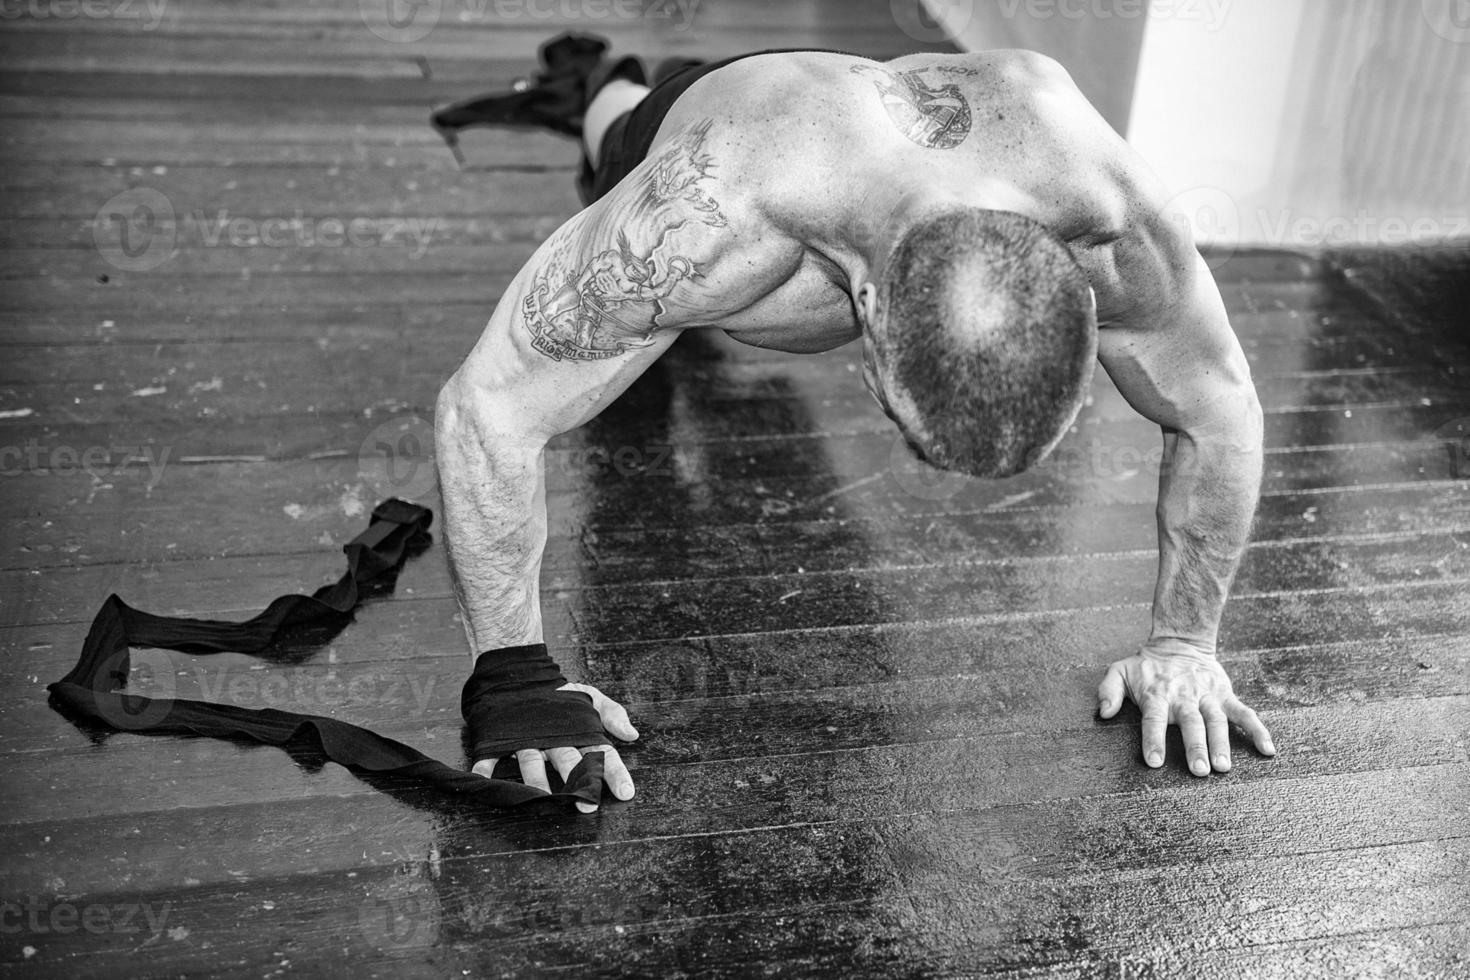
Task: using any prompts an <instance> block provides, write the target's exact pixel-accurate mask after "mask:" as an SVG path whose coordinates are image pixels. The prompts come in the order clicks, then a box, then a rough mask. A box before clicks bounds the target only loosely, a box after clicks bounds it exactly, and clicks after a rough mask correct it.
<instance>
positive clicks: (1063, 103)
mask: <svg viewBox="0 0 1470 980" xmlns="http://www.w3.org/2000/svg"><path fill="white" fill-rule="evenodd" d="M705 123H708V124H709V125H708V127H707V128H706V129H705V133H706V136H705V139H704V143H703V147H702V150H703V152H704V153H706V154H707V156H708V159H709V160H710V162H711V166H710V167H709V169H708V171H707V172H708V173H709V175H710V176H711V177H713V180H712V181H710V182H709V183H708V184H707V187H708V190H709V193H710V194H711V195H712V196H713V197H716V198H718V199H719V200H720V201H721V203H722V205H723V206H724V207H725V208H726V210H727V211H728V212H730V213H731V214H738V215H740V216H741V219H740V220H732V222H731V223H730V225H729V226H728V228H725V229H721V230H720V231H719V232H718V234H722V235H724V236H726V237H729V238H731V239H732V240H735V239H743V240H744V241H745V243H746V244H747V245H749V244H750V243H752V242H755V243H757V244H756V247H753V248H752V247H746V248H740V249H738V254H739V259H738V262H739V263H740V264H741V265H742V266H743V267H745V268H753V267H761V268H762V269H763V271H764V275H762V276H760V278H762V279H764V280H766V281H768V282H769V285H770V289H769V290H768V292H767V293H766V295H763V296H761V297H759V298H758V299H756V300H754V301H753V302H750V303H749V304H748V305H747V304H743V305H742V309H741V310H740V312H739V313H738V314H736V315H731V316H726V317H724V318H722V320H721V321H720V322H717V323H712V324H710V325H714V326H719V327H722V328H723V329H726V330H728V331H729V332H730V333H731V334H732V336H735V337H737V339H742V340H746V341H747V342H751V343H757V344H762V345H769V346H777V347H780V348H782V349H786V350H793V351H800V352H807V351H813V350H822V349H827V348H830V347H832V346H835V345H836V344H839V343H843V342H846V341H848V340H851V339H853V338H854V337H856V336H857V330H858V327H857V324H856V323H855V321H854V318H853V311H852V301H851V297H852V288H853V273H854V272H855V271H856V270H854V269H853V267H852V265H853V263H852V256H853V254H854V253H856V252H862V251H866V250H867V248H868V246H869V245H870V243H871V242H873V241H874V240H875V239H878V238H881V237H883V236H884V235H885V234H886V232H887V231H888V230H889V229H887V228H886V227H885V226H886V225H888V224H890V223H891V217H892V215H894V214H895V212H897V211H900V210H903V209H906V207H907V205H908V204H910V203H911V202H912V199H913V198H914V197H915V196H922V197H923V198H924V199H925V200H926V201H928V202H932V203H933V205H934V206H942V205H944V204H946V203H953V204H958V205H970V206H974V205H976V204H977V203H980V202H983V203H984V206H986V207H992V208H997V209H1003V210H1011V211H1016V212H1018V213H1021V214H1025V215H1027V216H1028V217H1031V218H1034V219H1036V220H1038V221H1041V222H1042V223H1043V224H1046V225H1048V226H1049V227H1051V228H1052V229H1053V231H1054V232H1055V233H1056V234H1057V235H1058V237H1060V238H1062V239H1063V240H1064V241H1067V242H1068V244H1069V245H1070V246H1072V247H1073V249H1074V251H1075V252H1076V253H1077V257H1078V260H1079V261H1081V262H1082V263H1083V265H1084V267H1089V266H1100V268H1098V269H1097V270H1096V273H1097V274H1096V275H1095V277H1094V278H1095V279H1097V280H1099V285H1100V286H1103V287H1105V286H1106V284H1107V282H1108V280H1109V276H1108V275H1107V271H1106V268H1105V267H1107V266H1109V265H1110V264H1111V263H1110V261H1109V260H1108V257H1107V256H1101V257H1094V256H1090V255H1089V252H1091V251H1093V250H1095V249H1097V248H1098V247H1105V246H1107V245H1108V244H1109V243H1111V242H1113V241H1115V240H1117V239H1118V238H1120V236H1122V235H1123V234H1124V233H1125V232H1127V231H1128V229H1129V227H1130V225H1132V224H1135V223H1136V222H1137V220H1138V215H1139V214H1140V213H1141V214H1144V215H1147V216H1148V217H1149V218H1152V217H1153V216H1154V215H1155V214H1156V210H1157V209H1156V204H1155V203H1154V202H1156V201H1157V197H1158V195H1157V193H1156V192H1155V193H1149V192H1146V191H1143V190H1141V189H1140V188H1141V186H1144V185H1147V184H1148V183H1149V181H1150V178H1149V176H1148V174H1147V171H1146V170H1145V169H1144V168H1143V167H1142V166H1141V165H1140V164H1139V163H1138V162H1137V161H1136V159H1135V158H1132V157H1131V154H1130V153H1129V151H1128V149H1127V147H1126V146H1125V145H1124V144H1123V142H1122V140H1121V139H1119V138H1118V137H1117V135H1116V134H1115V133H1114V132H1113V131H1112V129H1110V128H1109V127H1108V126H1107V124H1106V123H1105V122H1104V121H1103V120H1102V119H1101V118H1100V117H1099V116H1098V115H1097V114H1096V112H1095V111H1094V110H1093V109H1092V107H1091V106H1090V105H1088V103H1087V102H1086V100H1085V99H1084V98H1083V97H1082V96H1081V94H1080V93H1079V92H1078V91H1077V90H1076V88H1075V87H1074V86H1073V85H1072V83H1071V80H1070V79H1069V78H1068V77H1067V75H1066V73H1065V72H1064V71H1063V70H1062V69H1061V68H1060V67H1059V66H1058V65H1056V63H1055V62H1052V61H1050V60H1049V59H1046V58H1044V57H1042V56H1040V55H1036V54H1034V53H1032V52H1027V51H996V52H984V53H979V54H964V55H932V54H921V55H910V56H906V57H903V58H898V59H895V60H894V61H891V62H886V63H879V62H874V61H870V60H868V59H864V58H859V57H853V56H849V55H842V54H832V53H824V52H790V53H777V54H769V55H758V56H753V57H749V58H743V59H741V60H739V61H736V62H734V63H733V64H730V65H727V66H726V67H724V68H721V69H720V70H718V71H715V72H712V73H710V74H709V75H707V76H705V77H704V78H702V79H700V80H699V81H698V82H696V83H695V84H694V85H693V86H691V87H690V88H689V90H688V91H687V92H685V93H684V94H683V95H682V96H681V97H680V98H679V100H678V102H677V103H675V105H674V107H673V109H672V110H671V111H670V112H669V114H668V116H667V118H666V119H665V120H664V122H663V124H662V126H661V127H660V129H659V131H658V135H657V137H656V139H655V143H654V148H653V150H652V152H651V154H650V156H653V155H656V154H657V153H658V152H659V149H660V147H661V146H662V145H664V144H665V143H666V142H667V141H669V140H670V139H673V138H674V137H675V136H676V135H677V134H679V133H681V132H684V131H686V130H687V129H688V128H689V127H691V126H704V124H705ZM639 179H640V175H639V174H637V173H634V174H632V175H630V176H629V178H627V180H625V182H624V183H625V185H626V184H627V183H629V182H636V181H637V180H639ZM626 189H627V188H625V187H620V188H619V191H626ZM617 193H618V192H617V191H615V192H614V195H613V196H614V197H616V195H617ZM1098 259H1101V261H1100V262H1099V261H1098ZM1089 271H1090V272H1093V271H1094V269H1091V268H1089ZM1099 292H1100V300H1101V301H1102V302H1103V304H1104V305H1106V298H1107V297H1106V292H1107V290H1106V289H1105V288H1100V290H1099Z"/></svg>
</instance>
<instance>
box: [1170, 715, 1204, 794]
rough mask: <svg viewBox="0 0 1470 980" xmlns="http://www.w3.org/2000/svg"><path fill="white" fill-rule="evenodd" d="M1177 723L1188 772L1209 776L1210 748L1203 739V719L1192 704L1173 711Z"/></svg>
mask: <svg viewBox="0 0 1470 980" xmlns="http://www.w3.org/2000/svg"><path fill="white" fill-rule="evenodd" d="M1174 717H1175V720H1176V721H1178V722H1179V734H1180V735H1181V736H1182V737H1183V738H1184V757H1185V758H1186V759H1188V760H1189V771H1190V772H1192V773H1194V774H1195V775H1196V776H1208V775H1209V774H1210V746H1209V742H1208V740H1207V739H1206V738H1205V719H1204V718H1203V716H1201V715H1200V713H1199V708H1198V706H1196V705H1193V704H1184V705H1180V706H1179V707H1178V708H1176V709H1174Z"/></svg>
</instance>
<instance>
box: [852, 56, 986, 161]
mask: <svg viewBox="0 0 1470 980" xmlns="http://www.w3.org/2000/svg"><path fill="white" fill-rule="evenodd" d="M851 71H852V72H853V74H856V75H862V76H864V77H865V78H867V79H868V80H869V81H871V82H872V83H873V85H874V86H875V87H876V88H877V89H878V97H879V98H880V99H881V100H882V102H883V108H884V109H886V110H888V118H889V119H891V120H893V125H894V126H896V127H898V131H899V132H900V133H903V134H904V135H905V136H907V137H908V138H909V139H911V140H913V141H914V142H915V143H917V144H919V145H920V146H923V147H928V148H929V149H931V150H952V149H954V148H955V147H957V146H959V145H960V144H961V143H963V142H964V141H965V137H966V136H968V135H970V103H969V102H968V101H966V99H965V96H964V94H963V93H962V92H960V87H959V85H958V84H956V83H954V82H944V83H941V84H934V83H933V82H929V81H926V80H925V79H924V75H925V74H926V73H929V72H935V73H938V74H941V75H976V74H979V72H978V71H977V69H974V68H964V67H961V66H959V65H937V66H933V67H930V68H914V69H910V70H909V71H899V72H895V71H889V70H888V69H887V68H884V67H882V66H880V65H853V67H852V69H851Z"/></svg>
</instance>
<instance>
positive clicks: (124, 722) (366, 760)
mask: <svg viewBox="0 0 1470 980" xmlns="http://www.w3.org/2000/svg"><path fill="white" fill-rule="evenodd" d="M432 519H433V516H432V515H431V514H430V513H429V510H428V508H426V507H420V506H418V505H417V504H411V503H408V502H406V501H402V500H386V501H384V502H383V503H382V504H380V505H378V507H377V508H375V509H374V510H373V518H372V523H371V524H369V525H368V528H367V530H365V531H363V532H362V533H361V534H359V535H358V536H357V537H356V538H353V539H352V541H351V542H349V543H348V544H347V545H346V546H345V548H344V550H345V551H346V552H347V571H346V573H345V574H344V575H343V576H342V577H341V578H340V579H338V580H337V581H336V582H334V583H333V584H331V585H325V586H322V587H321V588H320V589H317V590H316V592H314V593H312V594H311V595H309V596H306V595H287V596H281V597H280V598H278V599H276V600H275V601H274V602H272V603H271V604H270V605H269V606H268V607H266V609H265V610H264V611H262V612H261V613H260V614H259V615H258V616H256V617H254V618H253V619H250V620H247V621H245V622H243V623H229V622H218V621H213V620H201V619H186V618H184V617H182V616H177V617H176V616H154V615H152V614H150V613H146V612H143V611H142V610H139V609H134V608H133V607H132V606H129V605H128V604H127V603H125V602H123V601H122V600H121V599H119V598H118V597H117V596H115V595H114V596H109V597H108V599H107V601H106V602H104V603H103V604H102V608H101V609H100V610H99V611H98V612H97V618H96V619H94V620H93V621H92V629H91V630H90V631H89V632H88V633H87V639H86V642H84V643H83V644H82V654H81V658H80V659H79V660H78V661H77V664H76V666H74V667H73V668H72V669H71V671H70V672H69V673H67V675H66V676H65V677H63V678H62V679H61V680H59V681H57V682H55V683H54V684H50V685H48V686H47V688H46V690H47V691H49V692H50V694H51V703H52V704H53V705H54V706H55V707H56V708H57V709H59V710H61V711H63V712H64V713H66V714H67V715H70V716H76V717H78V718H79V719H85V720H87V721H88V722H91V723H97V724H102V725H105V726H107V727H109V728H114V729H118V730H120V731H128V732H138V733H142V734H149V735H152V734H163V733H170V734H172V733H185V734H192V735H204V736H208V737H211V738H228V739H236V738H242V737H243V738H250V739H254V740H255V741H257V742H264V743H265V744H267V745H280V746H287V745H293V744H294V745H306V746H310V747H314V748H316V749H317V750H318V751H320V752H321V754H322V755H324V756H325V757H326V758H328V759H330V760H332V761H333V762H336V763H340V764H341V765H343V766H346V767H347V768H349V769H352V770H353V771H355V772H358V773H361V774H362V775H364V776H369V777H375V776H391V777H395V778H399V779H407V780H414V781H417V782H420V783H423V784H425V785H428V786H434V787H437V788H438V789H441V790H444V791H447V792H450V793H456V794H462V795H464V796H467V797H470V798H473V799H475V800H481V801H484V802H486V803H488V804H490V805H491V806H519V805H521V804H525V803H533V802H537V801H541V800H557V801H560V802H564V803H570V802H574V801H580V802H583V803H597V802H598V800H599V799H600V798H601V796H602V763H603V756H602V753H601V752H588V753H587V754H586V755H585V756H583V758H582V761H581V762H580V763H578V764H577V767H576V768H575V769H573V770H572V771H571V772H570V773H569V774H568V775H567V779H566V785H565V786H564V787H563V788H562V790H561V791H560V792H557V793H547V792H546V791H545V790H542V789H537V788H536V787H534V786H527V785H525V784H524V783H517V782H512V781H509V780H504V779H486V778H484V777H483V776H477V775H475V774H474V773H470V772H466V771H465V770H463V769H455V768H453V767H451V766H448V765H445V764H444V763H443V762H440V761H439V760H438V759H434V758H431V757H429V756H427V755H425V754H424V753H422V752H420V751H419V750H418V749H415V748H413V747H412V746H409V745H404V744H403V743H402V742H398V741H395V740H394V739H391V738H387V737H386V736H383V735H379V734H378V733H377V732H373V731H369V730H368V729H366V728H361V727H359V726H357V725H350V724H348V723H347V722H344V721H338V720H337V719H335V718H328V717H324V716H322V715H306V714H298V713H297V712H294V711H278V710H276V709H274V708H241V707H237V706H235V705H232V704H215V703H212V702H208V701H186V700H182V699H176V698H148V697H143V696H141V695H136V694H125V693H123V689H124V688H126V686H127V681H128V667H129V662H130V651H129V647H130V646H140V647H158V648H162V649H168V650H178V651H181V652H185V653H188V654H190V655H194V656H199V655H208V654H210V653H215V652H217V651H221V650H236V651H239V652H241V653H253V654H266V653H268V651H270V650H272V648H273V647H274V646H275V644H276V643H277V642H278V641H280V640H281V639H283V638H284V637H285V636H287V635H289V634H292V633H295V632H296V631H298V630H301V629H304V628H316V629H320V628H330V629H331V630H333V631H334V633H335V631H337V630H340V629H342V628H343V627H345V626H346V625H347V623H348V622H349V621H350V620H351V618H352V610H353V609H354V607H356V606H357V604H358V602H359V601H360V600H361V598H362V593H363V589H364V588H366V587H367V586H369V585H373V584H381V583H383V582H384V581H385V580H386V581H387V582H390V583H391V580H392V576H394V575H396V574H397V572H398V569H399V568H400V567H402V565H403V562H404V560H405V559H406V558H407V556H408V553H409V551H411V550H413V549H415V548H417V547H427V546H428V543H429V536H428V529H429V523H430V521H431V520H432ZM542 653H543V656H544V653H545V648H544V647H543V648H542ZM482 662H483V658H482ZM547 663H550V659H549V658H547ZM552 674H554V675H555V677H556V678H558V679H559V678H560V676H561V675H560V674H557V673H556V668H555V665H552ZM475 675H476V677H478V676H479V675H480V670H479V669H478V668H477V669H476V671H475ZM563 683H564V682H563ZM467 690H468V689H467ZM476 690H477V691H478V688H477V689H476ZM498 696H499V695H495V697H498ZM538 696H540V694H539V691H538ZM557 697H558V698H563V699H566V700H567V701H576V700H577V699H580V700H581V701H584V702H589V704H588V705H587V708H586V710H587V711H588V712H590V713H591V718H592V721H593V722H594V723H595V725H594V727H595V729H596V735H595V736H594V737H591V738H588V739H586V740H584V741H583V742H582V743H581V744H583V745H588V744H595V743H601V742H603V741H605V740H606V739H605V738H604V737H603V735H602V734H601V733H602V725H601V723H600V722H599V721H598V719H597V714H596V712H593V711H592V709H591V705H590V701H591V699H590V698H588V697H587V696H586V695H585V694H573V693H572V692H570V691H568V692H566V693H565V694H561V695H557ZM492 700H493V699H492ZM530 703H531V702H527V705H528V710H530V709H529V704H530ZM475 710H476V712H477V713H478V712H479V711H480V710H482V709H481V708H479V707H476V709H475ZM558 711H560V712H563V713H565V714H566V715H568V716H570V715H571V714H572V713H573V712H570V711H568V710H567V709H566V708H565V707H562V706H561V705H560V704H559V705H558ZM466 715H467V716H468V712H467V713H466ZM501 717H507V716H501ZM516 717H517V718H519V717H520V716H519V715H517V716H516ZM513 724H515V725H517V726H523V725H525V724H526V723H523V722H520V721H514V722H513ZM482 727H483V726H482ZM532 727H534V726H532ZM569 727H570V726H569ZM528 730H529V729H528ZM549 744H559V743H556V742H552V743H549Z"/></svg>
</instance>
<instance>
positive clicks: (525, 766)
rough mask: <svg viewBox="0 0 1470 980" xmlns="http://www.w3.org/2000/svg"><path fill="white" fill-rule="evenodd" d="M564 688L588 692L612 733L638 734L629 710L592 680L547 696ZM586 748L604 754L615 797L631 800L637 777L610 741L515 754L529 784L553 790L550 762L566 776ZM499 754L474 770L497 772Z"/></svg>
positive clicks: (590, 807)
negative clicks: (548, 775) (548, 772)
mask: <svg viewBox="0 0 1470 980" xmlns="http://www.w3.org/2000/svg"><path fill="white" fill-rule="evenodd" d="M564 692H572V693H574V694H577V695H585V696H586V697H588V698H591V699H592V708H593V710H594V711H596V712H597V714H598V717H600V718H601V719H602V726H603V728H605V729H606V730H607V733H608V734H609V735H612V736H613V737H614V738H618V739H621V740H623V741H625V742H631V741H634V740H636V739H637V738H638V729H636V728H634V727H633V723H632V722H631V721H629V719H628V712H627V711H626V710H625V709H624V708H623V706H622V705H621V704H619V703H618V702H616V701H614V700H613V699H612V698H610V697H608V696H607V695H605V694H603V693H602V692H601V691H599V690H598V689H597V688H595V687H592V686H591V685H588V684H565V685H563V686H561V687H559V688H557V689H556V690H555V691H554V692H549V693H548V694H546V695H542V696H543V697H551V698H555V696H556V695H558V694H562V693H564ZM584 752H601V753H602V755H603V761H602V766H603V781H604V782H606V783H607V787H608V789H610V790H611V791H612V794H613V796H614V797H616V798H617V799H619V800H631V799H632V798H633V777H632V776H630V775H629V774H628V767H627V765H625V764H624V762H623V760H622V757H621V756H619V755H618V750H617V749H615V748H613V746H612V745H611V744H610V743H606V742H604V743H601V744H589V745H584V746H581V747H580V748H573V747H570V746H557V747H553V748H545V749H538V748H526V749H517V750H516V751H515V752H514V753H513V756H514V758H515V760H516V763H517V765H519V766H520V769H521V781H522V782H524V783H525V784H526V785H527V786H534V787H536V788H537V789H542V790H546V791H547V792H550V791H551V783H550V780H549V779H548V777H547V774H546V764H547V762H550V763H551V765H552V767H553V768H554V769H555V770H556V772H557V774H558V775H560V776H561V778H562V779H563V780H566V778H567V777H568V776H569V775H570V774H571V771H572V770H573V769H575V768H576V767H577V764H578V763H579V762H581V761H582V754H583V753H584ZM499 761H500V759H499V758H498V757H491V758H485V759H481V760H479V761H478V762H476V763H475V765H474V768H473V770H472V771H473V772H474V773H476V774H477V775H480V776H484V777H486V778H487V779H488V778H490V777H491V775H492V774H493V773H494V772H495V764H496V763H497V762H499ZM577 809H578V810H580V811H581V812H582V813H594V812H596V810H597V806H596V805H595V804H592V803H583V802H581V801H578V802H577Z"/></svg>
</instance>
